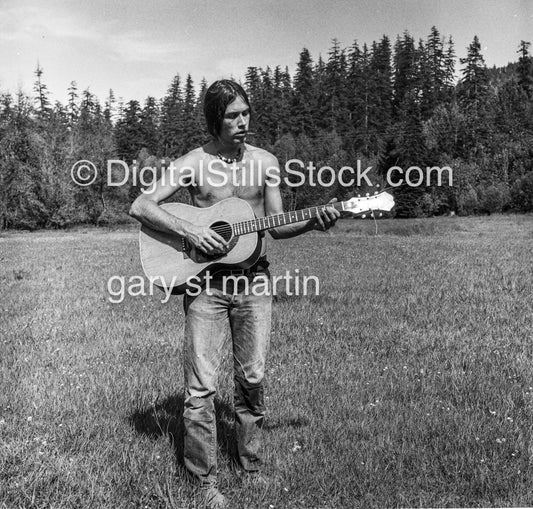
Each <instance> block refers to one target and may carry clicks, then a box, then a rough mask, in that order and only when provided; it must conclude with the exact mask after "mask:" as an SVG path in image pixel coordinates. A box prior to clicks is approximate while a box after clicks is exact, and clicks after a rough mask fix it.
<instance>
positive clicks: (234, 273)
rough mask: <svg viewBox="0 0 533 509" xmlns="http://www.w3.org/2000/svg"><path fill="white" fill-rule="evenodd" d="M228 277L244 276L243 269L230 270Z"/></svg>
mask: <svg viewBox="0 0 533 509" xmlns="http://www.w3.org/2000/svg"><path fill="white" fill-rule="evenodd" d="M229 275H230V276H246V271H245V270H244V269H230V271H229Z"/></svg>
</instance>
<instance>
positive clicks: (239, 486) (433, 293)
mask: <svg viewBox="0 0 533 509" xmlns="http://www.w3.org/2000/svg"><path fill="white" fill-rule="evenodd" d="M374 229H375V224H374V223H373V222H364V221H342V222H340V223H339V225H338V227H337V228H336V229H335V230H332V231H331V233H329V234H320V233H318V232H317V233H316V234H315V233H312V234H308V235H306V236H302V237H299V238H296V239H292V240H288V241H278V242H274V241H273V242H271V244H270V259H271V260H272V269H273V270H272V272H273V273H274V274H285V272H286V271H290V272H291V273H293V274H294V275H295V274H296V273H295V272H294V271H295V269H299V273H300V275H303V274H307V275H315V276H317V277H318V278H319V280H320V288H319V289H320V292H319V295H314V294H313V295H308V296H303V295H290V293H291V292H286V291H284V290H283V288H282V287H281V285H280V286H279V287H278V288H279V290H280V291H279V293H278V295H277V296H276V298H275V303H274V313H273V330H272V341H271V353H270V358H269V364H268V370H267V371H268V372H267V387H266V394H267V397H268V399H267V406H268V418H267V422H266V430H265V444H264V453H265V460H266V467H265V470H266V475H267V476H268V479H269V486H268V487H266V488H258V487H254V486H251V485H250V484H249V482H248V481H246V479H245V478H243V477H242V476H241V475H239V472H238V471H237V470H236V469H235V468H234V467H233V465H232V462H231V453H232V448H233V439H232V431H231V426H232V413H231V396H232V383H231V376H230V375H231V358H230V349H229V343H228V345H227V349H226V352H225V357H224V362H223V369H222V373H221V379H220V390H219V395H218V398H217V413H218V417H219V470H220V472H219V477H220V484H221V487H222V489H223V490H224V491H225V492H226V493H227V494H228V496H229V497H230V498H231V500H232V504H233V506H234V507H240V508H249V507H265V508H270V507H274V508H308V507H316V508H334V507H361V508H363V507H364V508H366V507H383V506H387V507H398V506H403V507H405V506H414V507H430V506H431V507H435V506H440V507H446V506H449V507H452V506H471V507H474V506H499V507H503V506H524V505H531V504H533V495H532V493H533V482H532V469H531V461H532V458H533V442H532V438H533V411H532V410H533V409H532V403H533V363H532V361H533V349H532V339H533V337H532V336H533V334H532V332H533V323H532V322H533V292H532V283H533V275H532V258H531V253H532V252H533V218H532V217H531V216H529V217H528V216H521V217H517V216H493V217H490V218H438V219H431V220H427V221H398V220H396V221H389V220H386V221H382V222H379V223H378V235H374V233H375V230H374ZM0 258H1V262H2V264H1V268H0V281H1V284H2V289H3V291H2V297H1V304H0V311H1V318H0V331H1V340H0V341H1V343H0V353H1V355H0V369H1V371H0V373H1V374H0V377H1V378H0V380H1V387H2V390H1V391H0V412H1V416H0V434H1V437H2V441H1V445H0V506H1V505H2V504H3V507H6V508H12V507H54V508H67V507H68V508H70V507H73V508H79V507H83V508H85V507H87V508H94V507H113V508H122V507H139V508H140V507H143V508H144V507H150V508H152V507H153V508H156V507H161V508H163V507H174V508H176V507H195V506H196V502H195V489H194V487H193V486H191V484H190V483H189V482H188V480H187V476H186V474H185V472H184V469H183V466H182V458H181V456H182V422H181V411H182V407H183V395H182V388H183V383H182V353H181V349H182V338H183V312H182V308H181V298H179V297H173V298H172V299H171V300H170V301H169V302H168V303H166V304H162V303H161V299H163V298H164V295H163V294H162V293H154V295H152V296H146V297H141V296H137V297H133V296H126V298H125V300H124V302H122V303H120V304H112V303H111V302H110V295H109V293H108V290H107V287H106V285H107V282H108V280H109V278H110V277H112V276H115V275H119V276H124V277H125V278H126V279H127V278H129V277H130V276H135V275H140V274H141V272H140V264H139V260H138V251H137V236H136V233H135V232H133V231H114V232H110V231H105V230H82V231H77V232H69V233H66V232H56V233H49V232H47V233H35V234H5V235H3V237H2V238H1V239H0ZM293 290H294V289H293ZM288 293H289V294H288ZM292 293H294V292H292Z"/></svg>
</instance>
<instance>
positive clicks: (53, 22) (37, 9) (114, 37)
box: [0, 5, 191, 63]
mask: <svg viewBox="0 0 533 509" xmlns="http://www.w3.org/2000/svg"><path fill="white" fill-rule="evenodd" d="M158 35H159V34H154V33H152V32H150V31H149V30H148V28H146V30H145V31H143V30H138V29H136V30H131V29H125V28H124V27H122V26H121V24H120V23H119V22H113V21H110V20H108V21H107V22H105V23H101V24H97V23H95V22H93V21H91V20H88V19H83V17H82V16H81V15H80V14H79V13H77V12H76V11H65V10H63V9H62V10H59V9H55V10H54V9H53V8H52V7H51V6H50V5H48V6H44V5H41V6H36V5H18V6H9V7H4V8H0V41H2V42H6V43H12V44H17V45H20V44H23V45H41V44H43V40H45V41H58V42H60V43H61V44H64V45H68V44H71V43H76V42H78V43H82V44H86V45H91V46H95V47H99V48H100V49H103V50H105V52H106V53H107V55H108V56H109V57H111V58H113V59H118V60H121V61H124V62H127V63H132V62H139V63H141V62H152V63H157V62H161V63H166V62H169V61H175V60H176V59H177V58H179V57H180V56H183V55H184V54H185V53H188V52H190V50H191V48H187V47H185V46H184V45H178V44H177V43H172V42H169V41H168V40H163V41H161V40H157V36H158ZM161 35H162V34H161Z"/></svg>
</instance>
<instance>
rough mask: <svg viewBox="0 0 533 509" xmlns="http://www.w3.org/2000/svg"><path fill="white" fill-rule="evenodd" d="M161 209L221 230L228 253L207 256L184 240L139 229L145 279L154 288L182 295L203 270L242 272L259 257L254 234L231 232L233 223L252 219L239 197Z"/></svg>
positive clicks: (251, 214) (144, 227) (171, 205)
mask: <svg viewBox="0 0 533 509" xmlns="http://www.w3.org/2000/svg"><path fill="white" fill-rule="evenodd" d="M161 207H162V208H163V209H164V210H166V211H167V212H169V213H170V214H172V215H174V216H176V217H179V218H180V219H184V220H185V221H188V222H190V223H194V224H196V225H198V226H207V227H212V226H214V225H216V227H217V231H223V234H222V236H223V237H224V238H225V239H226V241H228V242H229V245H230V250H229V251H228V252H227V253H225V254H223V255H216V256H214V257H211V256H209V255H206V254H205V253H202V252H201V251H198V250H196V249H195V248H194V247H193V246H191V245H189V243H188V242H187V240H186V239H185V237H181V236H179V235H170V234H168V233H162V232H159V231H156V230H152V229H151V228H148V227H147V226H142V227H141V232H140V238H139V244H140V254H141V264H142V267H143V270H144V273H145V274H146V276H147V277H148V278H149V279H150V281H153V283H154V284H155V285H156V286H159V287H161V288H166V289H169V288H172V293H175V294H181V293H185V291H186V290H187V287H188V286H189V285H188V281H189V282H190V281H192V282H193V283H194V284H198V283H200V282H201V281H202V280H203V277H204V276H205V274H206V272H207V271H209V273H211V274H213V273H215V272H216V271H219V270H221V269H224V268H226V269H228V268H234V267H235V268H242V269H246V268H248V267H251V266H252V265H253V264H254V263H255V262H256V261H257V260H258V258H259V256H260V255H261V247H262V243H261V239H260V236H259V234H258V233H252V234H249V235H241V236H234V235H233V233H232V228H231V225H232V224H233V223H238V222H242V221H253V220H255V218H256V217H255V214H254V211H253V209H252V207H251V206H250V205H249V204H248V203H247V202H246V201H244V200H241V199H240V198H227V199H226V200H222V201H220V202H218V203H216V204H215V205H213V206H211V207H206V208H199V207H193V206H191V205H185V204H183V203H165V204H163V205H161ZM225 224H227V225H228V226H227V227H225Z"/></svg>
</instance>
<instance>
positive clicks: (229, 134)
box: [218, 96, 250, 145]
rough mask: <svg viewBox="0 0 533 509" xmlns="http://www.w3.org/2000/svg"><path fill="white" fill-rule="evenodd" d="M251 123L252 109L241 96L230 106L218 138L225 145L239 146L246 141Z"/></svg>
mask: <svg viewBox="0 0 533 509" xmlns="http://www.w3.org/2000/svg"><path fill="white" fill-rule="evenodd" d="M249 123H250V108H249V107H248V105H247V104H246V102H245V101H244V99H243V98H242V97H240V96H238V97H236V98H235V99H234V100H233V101H232V102H231V103H229V104H228V107H227V108H226V111H225V113H224V118H223V119H222V125H221V126H220V133H219V135H218V138H219V140H220V141H221V142H223V143H224V144H225V145H239V144H240V143H243V142H244V140H245V139H246V133H247V131H248V125H249Z"/></svg>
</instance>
